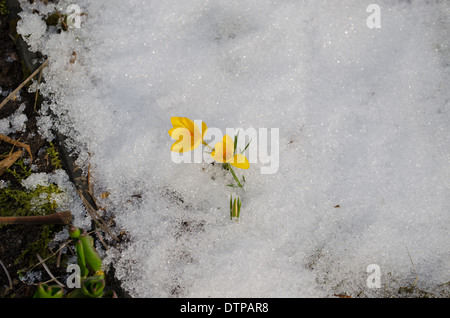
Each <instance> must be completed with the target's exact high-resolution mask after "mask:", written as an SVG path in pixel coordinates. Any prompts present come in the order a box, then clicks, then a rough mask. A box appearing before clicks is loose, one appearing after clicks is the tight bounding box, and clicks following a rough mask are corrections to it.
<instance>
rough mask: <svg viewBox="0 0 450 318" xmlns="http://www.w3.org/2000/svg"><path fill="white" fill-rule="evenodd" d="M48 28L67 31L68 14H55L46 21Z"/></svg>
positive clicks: (50, 15)
mask: <svg viewBox="0 0 450 318" xmlns="http://www.w3.org/2000/svg"><path fill="white" fill-rule="evenodd" d="M45 23H46V24H47V26H59V27H60V28H61V29H62V30H63V31H67V14H60V13H59V12H56V11H55V12H53V13H51V14H49V15H48V16H47V18H46V19H45Z"/></svg>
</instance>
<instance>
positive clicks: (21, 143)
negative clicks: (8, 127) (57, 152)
mask: <svg viewBox="0 0 450 318" xmlns="http://www.w3.org/2000/svg"><path fill="white" fill-rule="evenodd" d="M0 140H2V141H5V142H7V143H9V144H11V145H13V146H19V147H22V148H24V149H25V150H26V151H27V152H28V154H29V155H30V158H31V161H33V155H32V154H31V148H30V145H27V144H24V143H23V142H20V141H17V140H14V139H12V138H9V137H8V136H5V135H3V134H0Z"/></svg>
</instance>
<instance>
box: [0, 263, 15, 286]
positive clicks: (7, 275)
mask: <svg viewBox="0 0 450 318" xmlns="http://www.w3.org/2000/svg"><path fill="white" fill-rule="evenodd" d="M0 265H1V266H2V267H3V270H4V271H5V273H6V277H8V283H9V289H12V288H13V284H12V281H11V276H9V273H8V270H7V269H6V267H5V265H3V262H2V261H1V260H0Z"/></svg>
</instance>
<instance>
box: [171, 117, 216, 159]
mask: <svg viewBox="0 0 450 318" xmlns="http://www.w3.org/2000/svg"><path fill="white" fill-rule="evenodd" d="M170 121H171V123H172V125H173V128H171V129H170V130H169V135H170V137H172V138H173V139H175V140H177V141H176V142H174V144H173V145H172V147H171V148H170V150H171V151H173V152H180V153H181V152H187V151H191V150H194V149H195V148H197V147H198V146H199V145H200V144H201V143H202V141H203V136H204V135H205V133H206V130H207V129H208V128H207V127H206V124H205V123H203V122H202V131H201V132H200V129H199V128H198V126H197V125H196V124H195V123H194V122H193V121H192V120H190V119H189V118H187V117H171V118H170Z"/></svg>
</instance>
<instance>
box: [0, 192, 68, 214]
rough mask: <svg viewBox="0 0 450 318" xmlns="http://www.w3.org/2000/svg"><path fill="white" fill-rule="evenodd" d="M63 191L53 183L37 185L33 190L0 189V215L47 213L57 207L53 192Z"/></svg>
mask: <svg viewBox="0 0 450 318" xmlns="http://www.w3.org/2000/svg"><path fill="white" fill-rule="evenodd" d="M62 192H63V191H62V190H61V189H60V188H59V187H58V186H57V185H55V184H50V185H48V186H42V185H37V187H36V188H35V189H34V190H20V189H11V188H10V187H7V188H2V189H0V215H1V216H30V215H31V216H32V215H47V214H49V213H53V212H55V210H56V208H57V203H56V200H55V199H54V197H53V195H54V194H60V193H62Z"/></svg>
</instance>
